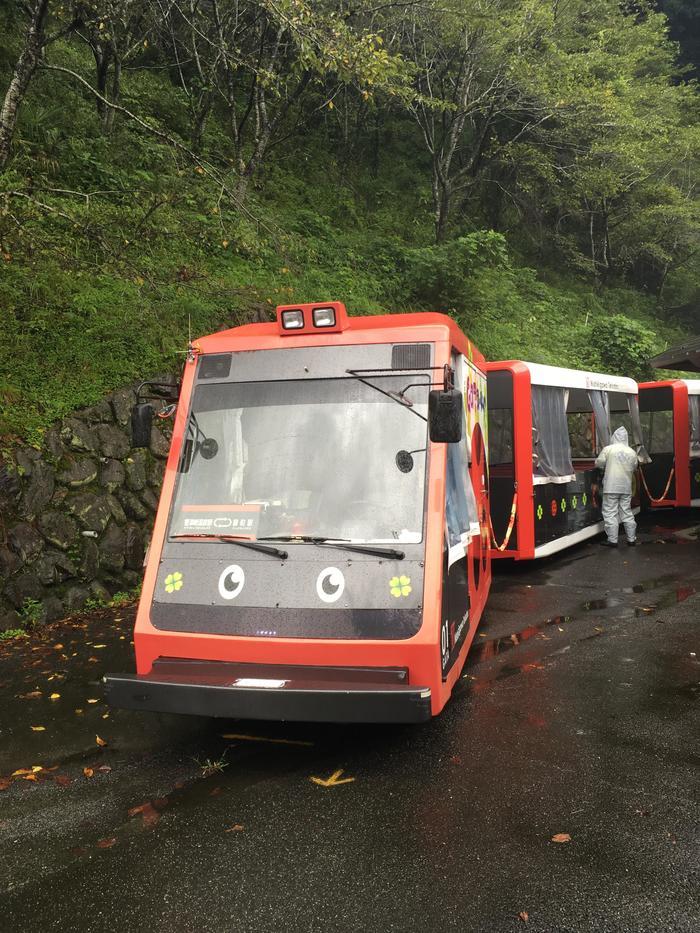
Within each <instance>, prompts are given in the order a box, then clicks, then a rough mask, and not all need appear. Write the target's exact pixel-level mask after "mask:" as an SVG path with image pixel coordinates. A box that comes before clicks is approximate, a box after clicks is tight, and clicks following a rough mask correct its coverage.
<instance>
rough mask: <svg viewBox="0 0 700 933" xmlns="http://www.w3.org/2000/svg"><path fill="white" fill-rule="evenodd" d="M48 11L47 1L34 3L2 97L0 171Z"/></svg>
mask: <svg viewBox="0 0 700 933" xmlns="http://www.w3.org/2000/svg"><path fill="white" fill-rule="evenodd" d="M48 9H49V0H36V3H35V5H34V12H33V14H32V19H31V22H30V24H29V29H28V30H27V37H26V39H25V43H24V49H23V50H22V53H21V55H20V56H19V59H18V60H17V64H16V65H15V70H14V73H13V75H12V80H11V81H10V86H9V87H8V89H7V93H6V94H5V100H4V101H3V105H2V110H0V171H2V170H3V169H4V168H5V166H6V165H7V162H8V159H9V158H10V147H11V146H12V138H13V136H14V133H15V127H16V126H17V117H18V114H19V108H20V107H21V105H22V101H23V100H24V98H25V95H26V93H27V88H28V87H29V83H30V81H31V80H32V77H33V75H34V72H35V71H36V68H37V65H38V64H39V58H40V56H41V50H42V48H43V46H44V29H45V27H46V17H47V14H48Z"/></svg>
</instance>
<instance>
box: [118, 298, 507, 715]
mask: <svg viewBox="0 0 700 933" xmlns="http://www.w3.org/2000/svg"><path fill="white" fill-rule="evenodd" d="M483 366H484V359H483V357H482V356H481V354H480V353H479V352H478V350H477V349H476V347H474V345H473V344H472V343H471V342H470V341H469V339H468V338H467V337H466V336H465V335H464V334H463V333H462V331H461V330H460V329H459V327H458V326H457V325H456V324H455V323H454V321H452V320H451V319H450V318H449V317H447V316H445V315H442V314H404V315H388V316H374V317H353V318H350V317H348V315H347V313H346V311H345V307H344V306H343V305H342V304H340V303H338V302H330V303H326V304H308V305H295V306H290V307H280V308H278V309H277V315H276V321H275V322H274V323H265V324H251V325H246V326H243V327H238V328H234V329H232V330H226V331H223V332H221V333H218V334H214V335H212V336H209V337H205V338H203V339H201V340H198V341H197V342H196V343H195V344H194V345H192V347H191V349H190V352H189V354H188V357H187V361H186V363H185V366H184V372H183V376H182V380H181V385H180V387H179V392H178V398H177V402H176V413H175V422H174V428H173V438H172V445H171V449H170V455H169V457H168V460H167V463H166V470H165V478H164V482H163V488H162V493H161V498H160V504H159V508H158V513H157V516H156V522H155V527H154V531H153V537H152V541H151V545H150V549H149V555H148V559H147V564H146V572H145V578H144V582H143V589H142V595H141V601H140V604H139V609H138V614H137V619H136V626H135V634H134V645H135V652H136V667H137V674H136V675H129V674H111V675H108V676H107V677H106V678H105V683H106V692H107V698H108V700H109V702H110V703H111V704H112V705H114V706H118V707H126V708H130V709H143V710H155V711H160V712H174V713H193V714H198V715H205V716H223V717H241V718H254V719H279V720H315V721H335V722H419V721H422V720H426V719H429V718H430V717H431V716H434V715H436V714H437V713H439V712H440V711H441V710H442V708H443V707H444V705H445V703H446V702H447V700H448V698H449V696H450V694H451V692H452V690H453V688H454V685H455V683H456V681H457V679H458V677H459V674H460V671H461V669H462V666H463V664H464V660H465V658H466V655H467V652H468V650H469V646H470V644H471V642H472V639H473V638H474V634H475V632H476V628H477V625H478V622H479V619H480V617H481V614H482V611H483V609H484V605H485V603H486V598H487V595H488V592H489V587H490V583H491V563H490V560H491V557H490V549H489V531H488V515H489V505H488V487H487V483H486V450H487V428H486V376H485V373H484V369H483ZM163 390H165V391H166V392H167V387H163V386H154V385H152V384H150V385H144V386H143V387H142V392H143V393H144V394H145V395H148V394H149V393H150V394H151V396H153V395H157V394H158V393H159V391H161V392H162V391H163ZM164 413H165V414H167V409H166V410H165V412H164ZM152 417H153V408H152V406H151V404H150V403H149V402H148V401H143V398H142V399H141V400H140V404H137V405H136V407H135V408H134V411H133V415H132V433H133V435H134V443H135V445H141V446H145V445H146V444H148V441H149V438H150V432H151V419H152Z"/></svg>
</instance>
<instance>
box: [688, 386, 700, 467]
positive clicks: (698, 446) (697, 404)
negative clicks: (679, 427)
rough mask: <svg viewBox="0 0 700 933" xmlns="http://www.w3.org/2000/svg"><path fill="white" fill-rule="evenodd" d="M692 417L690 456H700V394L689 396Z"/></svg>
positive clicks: (689, 411) (690, 415) (689, 412)
mask: <svg viewBox="0 0 700 933" xmlns="http://www.w3.org/2000/svg"><path fill="white" fill-rule="evenodd" d="M688 415H689V417H690V456H691V457H700V395H689V396H688Z"/></svg>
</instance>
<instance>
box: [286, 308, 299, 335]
mask: <svg viewBox="0 0 700 933" xmlns="http://www.w3.org/2000/svg"><path fill="white" fill-rule="evenodd" d="M303 326H304V312H303V311H302V310H301V308H297V309H295V310H294V311H283V312H282V327H284V329H285V330H299V329H300V328H302V327H303Z"/></svg>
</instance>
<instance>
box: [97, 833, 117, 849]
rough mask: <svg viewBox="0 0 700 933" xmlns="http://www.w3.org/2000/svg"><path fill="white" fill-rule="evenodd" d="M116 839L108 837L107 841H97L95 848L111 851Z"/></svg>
mask: <svg viewBox="0 0 700 933" xmlns="http://www.w3.org/2000/svg"><path fill="white" fill-rule="evenodd" d="M116 841H117V840H116V837H115V836H110V837H109V838H108V839H98V840H97V848H98V849H111V848H112V846H113V845H115V844H116Z"/></svg>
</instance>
